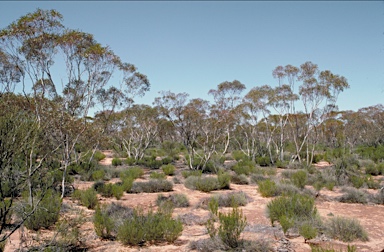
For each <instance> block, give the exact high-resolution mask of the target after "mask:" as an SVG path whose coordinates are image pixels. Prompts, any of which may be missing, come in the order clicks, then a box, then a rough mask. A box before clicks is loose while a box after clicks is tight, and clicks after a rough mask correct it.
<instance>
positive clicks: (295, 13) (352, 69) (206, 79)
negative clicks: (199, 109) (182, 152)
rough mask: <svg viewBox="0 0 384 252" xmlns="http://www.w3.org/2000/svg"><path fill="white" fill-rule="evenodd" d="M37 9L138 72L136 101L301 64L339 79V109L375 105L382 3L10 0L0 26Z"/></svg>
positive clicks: (268, 75)
mask: <svg viewBox="0 0 384 252" xmlns="http://www.w3.org/2000/svg"><path fill="white" fill-rule="evenodd" d="M36 8H41V9H56V10H57V11H59V12H60V13H61V14H63V16H64V24H65V25H66V26H67V27H69V28H73V29H79V30H82V31H84V32H88V33H92V34H94V36H95V38H96V40H97V41H98V42H100V43H101V44H103V45H109V46H110V47H111V48H112V49H113V51H114V52H115V53H116V54H118V55H119V56H120V57H121V58H122V59H123V60H124V61H127V62H130V63H133V64H134V65H136V66H137V67H138V69H139V71H140V72H142V73H144V74H146V75H147V76H148V78H149V80H150V82H151V91H150V92H148V93H147V94H146V95H145V97H144V98H140V99H137V100H136V101H137V102H138V103H148V104H150V103H151V102H152V101H153V99H154V97H156V96H158V92H159V91H161V90H171V91H172V92H176V93H178V92H186V93H188V94H190V97H191V98H203V99H210V96H208V95H207V93H208V91H209V90H210V89H213V88H216V87H217V85H218V84H219V83H221V82H223V81H233V80H234V79H237V80H239V81H241V82H242V83H244V84H245V85H246V86H247V91H248V90H249V89H251V88H252V87H255V86H261V85H265V84H268V85H271V86H275V85H277V81H276V80H275V79H273V77H272V70H273V69H274V68H275V67H276V66H278V65H283V66H284V65H287V64H292V65H295V66H300V64H302V63H304V62H305V61H312V62H313V63H316V64H318V66H319V68H320V70H331V71H332V72H333V73H336V74H340V75H343V76H344V77H346V78H347V80H348V82H349V84H350V86H351V88H350V89H348V90H346V91H345V92H343V93H342V94H341V95H340V96H339V100H338V105H339V108H340V109H341V110H349V109H351V110H357V109H359V108H362V107H367V106H371V105H376V104H381V103H383V96H384V2H383V1H369V2H367V1H366V2H363V1H361V2H359V1H350V2H348V1H340V2H334V1H324V2H320V1H319V2H316V1H308V2H304V1H295V2H294V1H292V2H291V1H271V2H263V1H244V2H239V1H236V2H235V1H210V2H202V1H198V2H194V1H180V2H178V1H170V2H166V1H144V2H131V1H116V2H114V1H109V2H106V1H105V2H104V1H94V2H93V1H84V2H76V1H68V2H65V1H62V2H53V1H41V2H38V1H37V2H36V1H34V2H32V1H25V2H21V1H15V2H11V1H8V2H0V10H1V11H0V12H1V15H0V28H4V27H6V26H7V25H8V24H10V23H11V22H12V21H15V20H16V19H18V18H19V17H20V16H22V15H25V14H26V13H28V12H33V11H34V10H36ZM244 94H245V92H244Z"/></svg>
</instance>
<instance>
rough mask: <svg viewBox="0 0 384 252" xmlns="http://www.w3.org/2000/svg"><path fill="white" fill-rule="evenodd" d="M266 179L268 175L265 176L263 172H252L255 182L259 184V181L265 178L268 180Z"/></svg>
mask: <svg viewBox="0 0 384 252" xmlns="http://www.w3.org/2000/svg"><path fill="white" fill-rule="evenodd" d="M266 179H267V177H265V176H264V175H262V174H252V175H251V182H252V183H255V184H258V183H259V181H263V180H266Z"/></svg>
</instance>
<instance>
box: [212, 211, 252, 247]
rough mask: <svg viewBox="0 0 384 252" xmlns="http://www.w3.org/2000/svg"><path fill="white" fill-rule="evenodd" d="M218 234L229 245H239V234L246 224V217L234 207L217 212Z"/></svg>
mask: <svg viewBox="0 0 384 252" xmlns="http://www.w3.org/2000/svg"><path fill="white" fill-rule="evenodd" d="M219 223H220V226H219V230H218V236H219V237H220V239H221V240H222V241H223V242H224V243H225V244H226V245H228V246H229V247H231V248H236V247H237V246H238V245H239V241H240V235H241V233H242V232H243V230H244V228H245V226H246V225H247V218H246V217H245V216H244V215H243V212H242V211H241V210H240V209H239V208H237V207H235V208H233V209H232V211H231V212H229V213H227V214H226V213H219Z"/></svg>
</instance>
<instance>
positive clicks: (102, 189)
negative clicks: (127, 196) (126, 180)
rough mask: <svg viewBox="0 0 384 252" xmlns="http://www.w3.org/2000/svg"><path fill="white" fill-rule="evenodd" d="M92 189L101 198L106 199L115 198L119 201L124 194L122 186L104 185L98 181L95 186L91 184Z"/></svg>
mask: <svg viewBox="0 0 384 252" xmlns="http://www.w3.org/2000/svg"><path fill="white" fill-rule="evenodd" d="M92 187H93V189H95V190H96V192H98V193H100V194H101V196H103V197H106V198H111V197H115V198H116V199H118V200H119V199H121V197H122V196H123V193H124V187H123V184H121V185H119V184H112V183H108V184H105V183H104V182H103V181H98V182H96V183H95V184H93V186H92Z"/></svg>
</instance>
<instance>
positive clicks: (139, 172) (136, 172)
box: [120, 166, 144, 180]
mask: <svg viewBox="0 0 384 252" xmlns="http://www.w3.org/2000/svg"><path fill="white" fill-rule="evenodd" d="M143 175H144V170H143V169H142V168H140V167H138V166H135V167H130V168H128V169H126V170H125V171H123V172H121V173H120V179H121V180H125V179H126V178H131V179H133V180H135V179H137V178H140V177H142V176H143Z"/></svg>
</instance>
